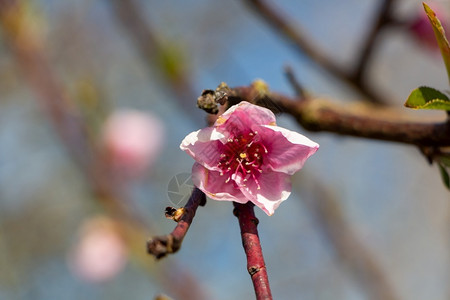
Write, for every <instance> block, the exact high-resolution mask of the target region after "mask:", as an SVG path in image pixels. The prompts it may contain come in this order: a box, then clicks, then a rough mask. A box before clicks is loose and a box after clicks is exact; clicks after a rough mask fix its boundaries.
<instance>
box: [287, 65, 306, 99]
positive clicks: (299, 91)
mask: <svg viewBox="0 0 450 300" xmlns="http://www.w3.org/2000/svg"><path fill="white" fill-rule="evenodd" d="M284 74H285V75H286V78H287V80H288V81H289V83H290V84H291V86H292V87H293V89H294V91H295V94H296V95H297V97H299V98H300V99H304V98H306V91H305V89H304V88H303V86H302V85H301V84H300V82H299V81H298V79H297V77H296V76H295V74H294V71H293V70H292V68H291V67H290V66H286V67H285V68H284Z"/></svg>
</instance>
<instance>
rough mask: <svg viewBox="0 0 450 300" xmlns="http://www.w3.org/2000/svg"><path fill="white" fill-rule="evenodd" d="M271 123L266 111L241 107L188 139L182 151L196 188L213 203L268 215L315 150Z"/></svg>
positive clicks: (298, 136)
mask: <svg viewBox="0 0 450 300" xmlns="http://www.w3.org/2000/svg"><path fill="white" fill-rule="evenodd" d="M275 121H276V120H275V115H274V114H273V113H272V112H271V111H270V110H268V109H266V108H262V107H259V106H256V105H253V104H250V103H248V102H241V103H239V104H238V105H234V106H232V107H231V108H229V109H228V110H227V111H226V112H225V113H224V114H223V115H221V116H219V118H218V119H217V121H216V122H215V124H214V126H213V127H208V128H204V129H201V130H198V131H196V132H192V133H191V134H189V135H188V136H187V137H186V138H185V139H184V140H183V141H182V143H181V145H180V148H181V149H182V150H184V151H186V152H187V153H188V154H189V155H190V156H192V157H193V158H194V159H195V160H196V163H195V164H194V166H193V168H192V180H193V182H194V184H195V185H196V186H197V187H198V188H199V189H201V190H202V191H203V192H205V193H206V194H207V195H208V196H209V197H210V198H212V199H215V200H227V201H236V202H239V203H247V202H248V201H251V202H253V203H254V204H255V205H256V206H258V207H260V208H261V209H262V210H263V211H264V212H266V214H268V215H272V214H273V213H274V211H275V209H276V208H277V207H278V206H279V205H280V203H281V202H282V201H284V200H286V199H287V198H288V197H289V195H290V193H291V181H290V177H291V175H292V174H294V173H295V172H297V171H298V170H300V169H301V168H302V167H303V164H304V163H305V162H306V160H307V159H308V158H309V157H310V156H311V155H313V154H314V153H315V152H316V151H317V149H318V148H319V145H318V144H317V143H315V142H313V141H311V140H310V139H308V138H307V137H305V136H303V135H301V134H299V133H296V132H293V131H290V130H287V129H284V128H281V127H278V126H276V122H275Z"/></svg>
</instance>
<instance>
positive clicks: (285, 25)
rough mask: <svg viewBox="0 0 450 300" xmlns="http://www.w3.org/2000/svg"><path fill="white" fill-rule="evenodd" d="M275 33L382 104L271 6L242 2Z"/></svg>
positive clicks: (262, 0)
mask: <svg viewBox="0 0 450 300" xmlns="http://www.w3.org/2000/svg"><path fill="white" fill-rule="evenodd" d="M244 1H245V2H246V3H248V4H249V5H250V6H251V7H252V8H254V10H255V11H256V12H257V13H258V14H259V15H260V16H261V17H262V18H263V19H264V20H265V21H266V22H267V23H269V24H270V25H271V26H272V27H273V28H274V29H275V30H276V31H278V32H279V33H280V34H281V35H282V36H283V37H285V38H286V39H287V40H288V41H289V42H291V43H292V44H293V46H294V47H295V48H296V49H297V50H299V51H300V52H301V53H302V54H306V55H307V56H308V57H309V58H311V59H312V60H313V61H315V62H316V63H317V64H318V65H319V66H321V67H322V68H323V69H325V70H326V71H328V72H329V73H331V74H332V75H334V76H336V77H337V78H339V79H341V80H342V81H344V82H345V83H347V84H348V85H349V86H351V87H353V88H354V89H355V90H356V91H358V92H360V93H361V94H362V95H363V96H365V97H366V98H367V100H369V101H372V102H375V103H380V104H381V103H384V101H383V99H382V98H380V96H379V95H378V94H377V93H375V91H373V90H371V89H370V88H369V87H367V86H366V85H361V84H360V83H361V81H360V80H355V76H354V75H353V73H352V72H349V71H347V70H345V69H344V68H342V67H341V66H339V65H338V64H336V63H335V61H334V60H333V59H331V58H330V57H328V56H327V55H325V54H324V53H323V52H322V51H321V50H320V49H319V48H318V47H316V46H314V45H313V43H312V42H311V41H310V40H309V39H308V38H307V37H306V35H305V33H304V32H302V31H301V30H300V29H299V27H298V26H294V25H293V23H292V22H291V21H288V18H287V17H286V16H284V15H283V14H282V13H280V12H279V11H278V10H277V9H276V8H275V7H274V6H273V5H269V4H268V3H267V2H266V1H265V0H244Z"/></svg>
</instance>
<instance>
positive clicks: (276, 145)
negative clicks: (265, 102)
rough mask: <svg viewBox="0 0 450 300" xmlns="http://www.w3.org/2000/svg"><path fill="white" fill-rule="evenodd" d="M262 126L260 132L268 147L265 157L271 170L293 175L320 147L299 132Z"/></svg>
mask: <svg viewBox="0 0 450 300" xmlns="http://www.w3.org/2000/svg"><path fill="white" fill-rule="evenodd" d="M260 128H261V129H258V132H259V134H260V136H261V139H262V141H263V143H264V145H265V146H266V147H267V149H268V154H267V155H266V157H265V159H267V166H268V167H269V169H270V170H273V171H276V172H283V173H286V174H289V175H292V174H294V173H295V172H297V171H298V170H300V169H301V168H302V167H303V165H304V164H305V162H306V160H307V159H308V158H309V157H310V156H311V155H313V154H314V153H315V152H316V151H317V150H318V149H319V144H317V143H315V142H313V141H311V140H310V139H308V138H307V137H305V136H304V135H301V134H299V133H297V132H294V131H290V130H288V129H285V128H281V127H278V126H270V125H265V126H260Z"/></svg>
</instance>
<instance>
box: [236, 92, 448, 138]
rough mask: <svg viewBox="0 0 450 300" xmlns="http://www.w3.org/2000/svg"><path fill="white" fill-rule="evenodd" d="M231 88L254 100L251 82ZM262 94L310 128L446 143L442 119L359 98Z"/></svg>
mask: <svg viewBox="0 0 450 300" xmlns="http://www.w3.org/2000/svg"><path fill="white" fill-rule="evenodd" d="M232 91H233V93H234V94H235V95H236V96H239V97H241V98H242V99H243V100H246V101H249V102H254V101H255V99H254V96H253V95H255V91H254V87H253V86H246V87H239V88H234V89H232ZM265 97H267V98H268V99H270V100H271V101H272V102H273V103H275V104H276V105H277V107H278V108H279V109H281V110H282V111H284V112H285V113H288V114H290V115H291V116H293V117H294V118H295V119H296V120H297V122H298V123H299V124H300V125H301V126H303V127H304V128H305V129H307V130H310V131H326V132H332V133H337V134H341V135H348V136H355V137H361V138H368V139H376V140H383V141H391V142H397V143H405V144H412V145H417V146H431V147H442V146H449V145H450V123H449V122H446V121H445V120H442V122H434V123H430V122H428V123H425V122H424V121H423V120H422V119H419V118H417V117H414V118H413V117H411V116H410V115H408V114H406V113H404V112H403V111H402V110H399V109H395V108H391V107H385V106H381V107H380V106H377V105H373V104H367V103H361V102H356V103H353V104H348V103H346V104H345V105H342V104H338V103H336V102H333V101H330V100H326V99H312V98H309V99H307V100H304V101H298V99H296V98H292V97H289V96H286V95H283V94H278V93H273V92H272V93H269V94H266V95H265Z"/></svg>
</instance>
